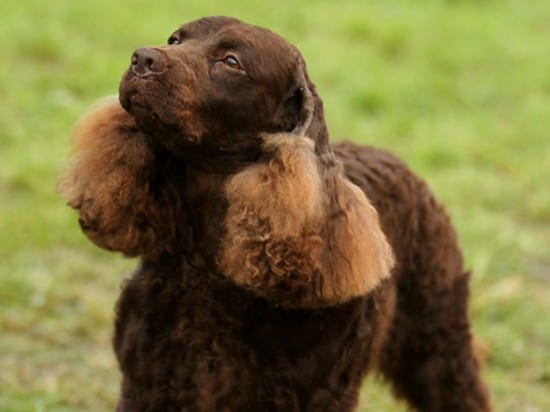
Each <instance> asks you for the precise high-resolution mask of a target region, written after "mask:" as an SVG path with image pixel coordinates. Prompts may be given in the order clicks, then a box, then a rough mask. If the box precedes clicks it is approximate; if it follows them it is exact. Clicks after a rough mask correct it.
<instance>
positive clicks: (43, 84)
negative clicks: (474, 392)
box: [0, 0, 550, 412]
mask: <svg viewBox="0 0 550 412" xmlns="http://www.w3.org/2000/svg"><path fill="white" fill-rule="evenodd" d="M217 3H218V4H216V2H214V1H212V2H205V1H198V0H194V1H189V0H188V1H185V2H184V1H163V0H159V1H156V2H151V1H140V0H133V1H130V0H128V1H119V2H111V1H107V0H96V1H94V2H75V1H70V0H66V1H65V0H57V1H55V0H51V1H48V2H46V1H38V0H27V1H19V2H9V1H8V2H6V1H4V2H2V3H0V38H1V39H2V44H1V46H0V61H1V62H2V63H1V64H0V156H1V158H0V200H1V202H0V261H1V262H2V263H1V268H0V333H1V335H0V336H1V338H0V410H1V411H14V412H15V411H17V412H19V411H82V410H89V411H103V410H112V409H113V405H114V401H115V398H116V393H117V391H118V382H119V374H118V371H117V368H116V364H115V362H114V359H113V355H112V353H111V348H110V343H109V340H110V334H111V319H112V312H113V305H114V300H115V299H116V296H117V294H118V290H119V286H118V285H119V284H120V282H121V280H122V278H123V276H124V274H125V273H126V272H128V271H130V270H131V268H132V267H133V266H134V265H135V262H134V261H130V260H125V259H123V258H121V257H118V256H112V255H110V254H107V253H105V252H101V251H99V250H96V249H95V248H94V247H93V246H92V245H91V244H89V243H88V242H87V241H86V239H85V238H84V237H83V235H82V234H80V232H79V229H78V227H77V223H76V219H75V215H74V214H73V213H72V212H71V211H70V210H69V209H68V208H67V207H65V206H64V204H63V202H62V201H61V199H60V198H59V197H58V196H57V195H56V193H55V184H56V180H57V178H58V176H59V174H60V173H61V170H62V168H63V165H64V164H65V163H66V158H67V137H68V135H69V133H70V131H71V127H72V124H73V123H74V121H75V120H76V118H77V117H78V116H79V115H80V114H82V113H83V112H84V111H85V110H86V108H87V107H88V106H89V105H90V104H91V103H92V102H93V101H94V100H96V99H98V98H100V97H101V96H103V95H106V94H113V93H116V91H117V87H118V81H119V79H120V76H121V74H122V72H123V70H124V69H125V68H126V66H127V65H128V63H129V57H130V53H131V51H132V50H133V49H135V48H137V47H139V46H142V45H147V44H158V43H164V42H165V41H166V39H167V37H168V35H169V34H170V32H171V31H172V30H173V29H175V28H176V27H177V26H178V25H179V24H180V23H182V22H185V21H188V20H191V19H194V18H197V17H200V16H203V15H212V14H226V15H234V16H237V17H240V18H241V19H243V20H246V21H249V22H253V23H255V24H259V25H264V26H268V27H270V28H272V29H273V30H275V31H277V32H279V33H281V34H283V35H284V36H285V37H287V38H288V39H289V40H291V41H292V42H294V43H295V44H297V45H298V46H299V48H300V49H301V50H302V52H303V54H304V56H305V58H306V60H307V62H308V65H309V71H310V74H311V77H312V78H313V79H314V81H315V82H316V84H317V86H318V88H319V91H320V93H321V95H322V96H323V98H324V102H325V107H326V112H327V118H328V122H329V126H330V129H331V132H332V135H333V138H334V139H336V138H339V137H348V138H353V139H356V140H358V141H361V142H365V143H371V144H375V145H378V146H381V147H385V148H388V149H390V150H392V151H394V152H396V153H397V154H399V155H400V156H401V157H402V158H403V159H405V160H406V161H407V163H409V164H410V165H411V166H412V168H413V169H414V170H416V171H417V172H418V173H419V174H421V175H422V176H423V177H425V178H426V180H427V181H428V182H429V183H430V185H431V186H432V187H433V189H434V191H435V192H436V193H437V195H438V196H439V198H440V199H441V200H442V201H443V203H444V204H445V205H446V206H447V208H448V210H449V211H450V213H451V215H452V216H453V219H454V222H455V224H456V226H457V228H458V231H459V234H460V238H461V244H462V245H463V248H464V252H465V256H466V261H467V263H468V266H469V267H471V268H472V270H473V279H472V304H471V313H472V317H473V327H474V330H475V333H476V334H477V335H479V336H480V337H481V338H482V339H483V340H484V341H485V342H486V343H487V344H488V345H489V347H490V354H489V357H488V359H487V368H486V370H485V375H486V377H487V380H488V382H489V385H490V389H491V394H492V398H493V403H494V405H495V409H496V410H498V411H509V412H518V411H524V412H543V411H548V410H550V321H549V314H550V289H549V282H550V253H549V250H550V183H549V182H550V75H549V74H550V53H549V52H548V50H549V49H548V47H549V45H550V24H549V22H550V2H548V1H542V0H541V1H536V0H533V1H531V2H523V1H520V0H501V1H491V0H487V1H481V0H480V1H475V0H462V1H460V0H455V1H451V0H448V1H443V0H439V1H436V0H425V1H422V2H414V1H401V2H390V1H384V0H376V1H375V0H373V1H369V2H366V1H361V0H356V1H338V2H337V1H313V0H310V1H306V0H303V1H290V0H287V1H285V0H280V1H279V2H277V3H272V2H260V1H253V0H236V1H233V2H231V4H228V2H221V1H219V2H217ZM361 400H362V402H361V407H360V410H361V411H366V410H370V411H403V410H404V408H403V407H402V406H399V405H398V404H396V403H395V402H394V401H392V399H391V396H390V395H389V393H388V391H387V389H386V388H385V387H384V386H383V385H382V384H380V383H377V382H376V381H374V380H373V379H370V380H369V381H368V382H367V383H366V384H365V389H364V392H363V394H362V398H361Z"/></svg>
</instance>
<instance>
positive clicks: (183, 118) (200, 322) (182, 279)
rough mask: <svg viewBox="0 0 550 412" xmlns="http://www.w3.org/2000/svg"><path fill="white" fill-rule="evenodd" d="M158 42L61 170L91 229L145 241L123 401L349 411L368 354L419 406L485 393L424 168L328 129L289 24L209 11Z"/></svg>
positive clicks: (133, 285) (467, 410)
mask: <svg viewBox="0 0 550 412" xmlns="http://www.w3.org/2000/svg"><path fill="white" fill-rule="evenodd" d="M169 43H170V44H169V45H166V46H159V47H155V48H147V49H138V50H137V51H136V52H135V53H134V56H133V57H132V63H131V66H130V68H129V69H128V71H127V72H126V73H125V74H124V76H123V79H122V81H121V85H120V93H119V99H120V102H121V105H122V108H124V110H123V109H122V108H121V107H120V106H119V104H118V103H117V102H115V101H113V100H112V99H111V100H108V101H106V102H103V103H102V104H101V105H99V106H98V107H97V108H96V109H94V110H93V111H92V112H91V113H90V114H88V115H86V116H85V117H84V118H83V120H82V121H81V122H80V123H79V124H78V125H77V127H76V129H75V133H74V146H75V150H74V161H73V163H72V164H71V166H70V167H69V169H68V171H67V173H66V174H65V176H64V178H63V179H62V182H61V183H60V191H61V193H62V195H63V196H64V197H65V199H66V200H67V201H68V203H69V205H70V206H71V207H73V208H74V209H76V211H77V212H78V213H79V216H80V224H81V227H82V229H83V231H84V232H85V233H86V235H87V236H88V237H89V238H90V239H91V240H92V241H93V242H95V243H96V244H97V245H99V246H100V247H103V248H105V249H108V250H116V251H121V252H122V253H124V254H126V255H130V256H140V258H141V259H140V265H139V266H138V268H137V269H136V271H135V273H134V274H133V275H132V276H131V277H130V278H129V279H128V280H127V281H126V282H125V283H124V286H123V290H122V294H121V296H120V299H119V302H118V304H117V310H116V321H115V335H114V339H113V345H114V349H115V352H116V355H117V359H118V362H119V366H120V369H121V372H122V376H123V381H122V388H121V395H120V399H119V402H118V405H117V410H118V411H119V412H124V411H198V412H200V411H218V410H220V411H222V410H223V411H285V412H287V411H312V412H317V411H337V412H344V411H351V410H353V409H354V408H355V406H356V404H357V401H358V394H359V388H360V385H361V380H362V378H363V377H364V375H365V374H366V373H368V372H378V373H380V374H382V375H383V376H384V377H385V378H386V379H387V380H388V381H389V382H390V383H391V385H392V387H393V389H394V393H395V394H396V396H397V397H399V398H400V399H403V400H405V401H406V402H408V404H409V406H410V407H411V408H413V409H415V410H418V411H424V412H432V411H433V412H437V411H440V412H441V411H445V412H455V411H456V412H458V411H464V412H486V411H489V410H490V405H489V401H488V395H487V391H486V389H485V386H484V385H483V383H482V381H481V379H480V377H479V360H477V359H476V356H475V353H474V345H473V343H472V342H473V340H472V337H471V333H470V327H469V322H468V317H467V311H468V310H467V309H468V307H467V303H468V279H469V275H468V273H467V271H465V269H464V267H463V262H462V256H461V253H460V249H459V247H458V244H457V239H456V235H455V232H454V230H453V228H452V225H451V223H450V221H449V218H448V216H447V215H446V213H445V211H444V210H443V208H442V206H441V205H440V204H439V203H438V202H437V201H436V200H435V198H434V196H433V195H432V193H431V192H430V190H429V189H428V187H427V186H426V184H425V183H424V182H423V181H422V180H421V179H419V178H418V177H416V176H415V175H414V174H413V173H412V172H411V171H410V170H409V169H408V168H407V167H406V166H405V165H404V164H403V163H402V162H400V161H399V160H398V159H396V158H395V157H394V156H392V155H391V154H389V153H387V152H384V151H381V150H377V149H374V148H370V147H365V146H358V145H354V144H352V143H340V144H336V145H330V143H329V140H328V131H327V127H326V124H325V121H324V115H323V105H322V102H321V99H320V98H319V96H318V94H317V92H316V89H315V86H314V85H313V83H312V82H311V80H310V79H309V77H308V74H307V70H306V67H305V63H304V61H303V59H302V57H301V56H300V54H299V52H298V51H297V49H296V48H295V47H293V46H291V45H289V44H288V43H287V42H286V41H285V40H283V39H282V38H281V37H279V36H277V35H275V34H273V33H271V32H270V31H268V30H266V29H262V28H258V27H254V26H249V25H246V24H244V23H241V22H239V21H237V20H235V19H230V18H225V17H213V18H205V19H201V20H198V21H195V22H191V23H188V24H186V25H184V26H182V27H181V28H180V29H178V30H177V31H176V32H174V33H173V34H172V35H171V37H170V40H169ZM229 57H230V58H231V59H234V60H235V61H236V63H235V62H234V61H233V60H231V59H229ZM228 59H229V60H228ZM365 402H366V403H367V404H368V400H366V401H365Z"/></svg>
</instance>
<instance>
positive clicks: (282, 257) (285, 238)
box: [220, 134, 393, 307]
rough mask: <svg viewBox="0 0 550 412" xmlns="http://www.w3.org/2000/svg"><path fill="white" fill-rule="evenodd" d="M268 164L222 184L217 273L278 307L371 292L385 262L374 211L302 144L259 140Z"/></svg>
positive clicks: (387, 255)
mask: <svg viewBox="0 0 550 412" xmlns="http://www.w3.org/2000/svg"><path fill="white" fill-rule="evenodd" d="M264 139H265V142H264V146H263V148H264V150H265V151H266V152H268V153H271V152H272V153H273V155H272V157H271V158H270V160H269V161H267V162H264V163H258V164H256V165H253V166H250V167H247V168H246V169H244V170H243V171H241V172H239V173H237V174H235V175H234V176H232V177H231V178H230V179H229V181H228V182H227V184H226V195H227V200H228V203H229V208H228V211H227V215H226V218H225V222H224V224H225V228H226V233H225V238H224V240H223V242H222V244H221V247H220V250H221V258H220V269H221V270H222V271H223V272H224V273H225V274H226V275H228V276H230V277H231V278H232V279H233V280H234V281H235V282H236V283H237V284H239V285H242V286H244V287H246V288H248V289H251V290H253V291H254V292H256V293H259V294H260V295H262V296H264V297H266V298H268V299H270V300H272V301H274V302H275V303H277V304H282V305H284V306H289V307H290V306H309V307H312V306H317V305H333V304H337V303H342V302H345V301H347V300H350V299H351V298H353V297H356V296H361V295H364V294H366V293H368V292H369V291H371V290H373V289H374V288H375V287H376V286H378V285H379V283H380V282H381V280H382V279H385V278H387V277H388V276H389V274H390V269H391V267H392V265H393V257H392V252H391V249H390V246H389V244H388V243H387V241H386V238H385V236H384V234H383V233H382V231H381V229H380V226H379V223H378V215H377V213H376V210H375V209H374V208H373V207H372V206H371V204H370V203H369V201H368V200H367V198H366V197H365V195H364V193H363V192H362V191H361V190H360V189H359V188H358V187H357V186H355V185H353V184H351V183H350V182H349V181H348V180H347V179H346V178H345V177H344V175H343V173H342V170H341V165H340V164H339V163H336V162H335V159H334V158H333V157H332V156H331V157H330V158H329V159H326V157H327V156H324V157H318V156H316V155H315V153H314V144H313V142H312V141H311V140H310V139H309V138H304V137H296V136H295V135H290V134H276V135H268V136H264Z"/></svg>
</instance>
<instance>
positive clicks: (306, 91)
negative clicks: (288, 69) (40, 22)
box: [278, 49, 329, 153]
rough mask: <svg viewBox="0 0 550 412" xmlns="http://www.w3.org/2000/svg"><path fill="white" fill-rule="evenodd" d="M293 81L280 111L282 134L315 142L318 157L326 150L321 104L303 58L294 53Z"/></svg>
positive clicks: (324, 124) (325, 132) (324, 125)
mask: <svg viewBox="0 0 550 412" xmlns="http://www.w3.org/2000/svg"><path fill="white" fill-rule="evenodd" d="M294 53H295V63H294V69H293V74H292V81H291V84H290V86H289V88H288V90H287V93H286V95H285V97H284V99H283V101H282V104H281V106H280V108H279V113H278V117H279V118H280V119H281V120H280V122H281V124H282V129H283V130H282V131H284V132H288V133H290V134H291V135H294V136H296V137H303V136H308V137H309V138H311V139H312V140H313V141H314V142H315V150H316V152H317V153H323V152H325V151H327V150H329V143H328V130H327V126H326V123H325V117H324V110H323V102H322V100H321V98H320V97H319V95H318V94H317V90H316V87H315V85H314V84H313V82H312V81H311V80H310V78H309V75H308V72H307V67H306V63H305V61H304V58H303V57H302V55H301V54H300V52H299V51H298V50H297V49H294Z"/></svg>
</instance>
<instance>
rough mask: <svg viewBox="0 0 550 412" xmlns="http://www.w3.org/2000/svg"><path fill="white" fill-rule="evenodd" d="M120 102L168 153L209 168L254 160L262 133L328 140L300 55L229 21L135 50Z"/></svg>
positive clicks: (213, 21)
mask: <svg viewBox="0 0 550 412" xmlns="http://www.w3.org/2000/svg"><path fill="white" fill-rule="evenodd" d="M120 102H121V104H122V106H123V107H124V108H125V109H126V110H127V111H128V112H129V113H130V114H131V115H133V116H134V117H135V119H136V121H137V123H138V125H139V127H140V128H141V129H142V130H144V131H145V132H146V133H148V134H150V135H151V136H153V137H155V138H157V139H158V140H159V141H160V142H161V143H162V144H163V145H164V146H165V147H166V148H168V149H169V150H170V151H172V152H174V153H175V154H177V155H180V156H182V157H186V158H189V157H190V156H192V157H193V158H195V159H196V158H197V156H198V157H199V159H200V161H201V162H206V163H209V162H216V163H217V164H221V163H223V164H226V165H227V164H232V163H234V162H235V161H237V162H242V161H253V160H256V158H257V157H258V156H259V153H260V146H261V141H260V137H259V134H260V133H262V132H264V133H265V132H267V133H276V132H293V133H294V134H297V135H302V134H304V133H307V134H308V135H309V136H311V137H315V138H317V140H318V142H317V143H318V146H320V147H321V146H322V144H321V143H326V142H325V141H326V139H327V136H326V128H325V126H324V120H323V119H322V107H321V101H320V99H319V98H318V96H317V94H316V92H315V88H314V86H313V85H312V83H311V82H310V81H309V78H308V76H307V73H306V68H305V64H304V60H303V58H302V56H301V55H300V53H299V52H298V50H297V49H296V48H295V47H294V46H292V45H290V44H289V43H288V42H287V41H286V40H284V39H283V38H281V37H280V36H278V35H276V34H274V33H272V32H271V31H269V30H267V29H264V28H260V27H255V26H251V25H248V24H245V23H242V22H240V21H238V20H235V19H232V18H226V17H209V18H203V19H200V20H197V21H193V22H191V23H187V24H185V25H183V26H181V27H180V28H179V29H178V30H176V31H175V32H174V33H173V34H172V35H170V37H169V39H168V44H167V45H165V46H158V47H149V48H140V49H137V50H136V51H135V52H134V53H133V54H132V57H131V64H130V67H129V68H128V70H127V71H126V73H125V74H124V76H123V78H122V81H121V84H120ZM314 116H315V117H316V118H317V119H316V121H315V122H312V118H313V117H314ZM313 123H314V124H315V125H314V126H313ZM319 124H321V126H320V125H319ZM312 127H314V128H315V129H316V130H309V129H311V128H312ZM312 132H313V133H312ZM201 154H202V156H201Z"/></svg>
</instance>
